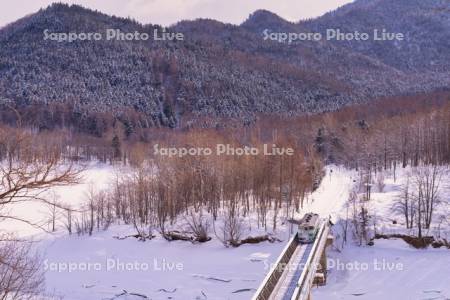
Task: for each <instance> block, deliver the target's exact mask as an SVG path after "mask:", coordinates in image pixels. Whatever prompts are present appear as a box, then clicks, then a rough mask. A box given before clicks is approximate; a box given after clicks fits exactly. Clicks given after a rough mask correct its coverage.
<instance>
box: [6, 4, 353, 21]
mask: <svg viewBox="0 0 450 300" xmlns="http://www.w3.org/2000/svg"><path fill="white" fill-rule="evenodd" d="M53 2H64V3H70V4H81V5H82V6H85V7H88V8H92V9H97V10H99V11H101V12H104V13H106V14H109V15H116V16H121V17H132V18H134V19H136V20H138V21H139V22H141V23H145V24H148V23H152V24H161V25H171V24H173V23H176V22H177V21H180V20H191V19H196V18H210V19H215V20H219V21H222V22H226V23H233V24H240V23H242V22H243V21H244V20H245V19H246V18H247V17H248V15H249V14H250V13H252V12H253V11H255V10H257V9H267V10H269V11H272V12H274V13H276V14H277V15H279V16H281V17H283V18H284V19H287V20H289V21H299V20H301V19H305V18H310V17H317V16H320V15H322V14H323V13H325V12H327V11H330V10H333V9H335V8H337V7H339V6H341V5H344V4H346V3H349V2H352V0H59V1H54V0H0V27H3V26H4V25H6V24H8V23H11V22H13V21H15V20H17V19H19V18H21V17H24V16H25V15H28V14H31V13H34V12H36V11H38V10H39V9H40V8H41V7H47V6H48V5H49V4H51V3H53Z"/></svg>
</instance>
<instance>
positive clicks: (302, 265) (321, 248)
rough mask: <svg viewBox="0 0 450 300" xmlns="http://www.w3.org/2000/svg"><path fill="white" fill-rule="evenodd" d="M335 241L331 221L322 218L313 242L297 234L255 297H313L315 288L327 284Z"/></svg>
mask: <svg viewBox="0 0 450 300" xmlns="http://www.w3.org/2000/svg"><path fill="white" fill-rule="evenodd" d="M332 240H333V238H332V236H331V235H330V224H329V221H328V220H322V221H321V223H320V227H319V231H318V233H317V235H316V238H315V239H314V242H313V243H310V244H300V243H299V242H298V239H297V234H295V235H294V236H293V237H292V238H291V239H290V240H289V242H288V244H287V245H286V247H285V248H284V249H283V251H282V253H281V255H280V256H279V257H278V259H277V261H276V262H275V264H274V265H273V267H272V268H271V270H270V272H269V273H268V274H267V276H266V277H265V278H264V280H263V282H262V283H261V285H260V287H259V288H258V290H257V291H256V293H255V295H254V296H253V298H252V300H311V289H312V287H313V286H314V285H324V284H326V280H327V270H326V259H327V258H326V248H327V246H329V245H330V244H331V243H332Z"/></svg>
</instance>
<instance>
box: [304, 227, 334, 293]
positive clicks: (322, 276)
mask: <svg viewBox="0 0 450 300" xmlns="http://www.w3.org/2000/svg"><path fill="white" fill-rule="evenodd" d="M333 241H334V238H333V236H332V235H328V237H327V242H326V244H325V247H324V248H323V251H322V254H321V255H320V260H319V264H320V266H319V269H317V272H316V276H315V277H314V283H313V284H315V285H317V286H322V285H326V284H327V272H328V271H327V247H328V246H331V245H332V244H333ZM309 298H311V295H310V296H309ZM308 300H310V299H308Z"/></svg>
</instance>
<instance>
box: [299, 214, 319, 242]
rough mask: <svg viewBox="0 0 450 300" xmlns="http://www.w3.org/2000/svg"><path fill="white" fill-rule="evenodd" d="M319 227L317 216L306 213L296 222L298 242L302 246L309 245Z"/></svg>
mask: <svg viewBox="0 0 450 300" xmlns="http://www.w3.org/2000/svg"><path fill="white" fill-rule="evenodd" d="M319 227H320V218H319V215H318V214H313V213H308V214H305V216H304V217H303V218H302V219H301V220H300V222H298V232H297V238H298V241H299V242H300V243H302V244H310V243H312V242H314V240H315V239H316V235H317V232H318V231H319Z"/></svg>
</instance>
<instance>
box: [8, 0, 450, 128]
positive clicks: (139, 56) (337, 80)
mask: <svg viewBox="0 0 450 300" xmlns="http://www.w3.org/2000/svg"><path fill="white" fill-rule="evenodd" d="M416 2H418V1H416ZM395 3H396V4H395V5H394V4H392V3H391V2H390V1H377V0H373V1H356V2H355V3H352V4H350V5H347V6H344V7H342V8H340V9H338V10H337V11H335V12H332V13H329V14H326V15H324V16H323V17H320V18H318V19H315V20H310V21H305V22H300V23H296V24H295V23H290V22H287V21H285V20H283V19H282V18H280V17H278V16H276V15H274V14H272V13H270V12H267V11H257V12H255V13H254V14H252V15H251V16H250V17H249V18H248V20H246V21H245V22H244V23H243V24H242V25H240V26H234V25H229V24H223V23H220V22H217V21H213V20H195V21H182V22H180V23H178V24H176V25H174V26H173V27H172V28H169V31H172V32H181V33H183V34H184V37H185V38H184V40H183V41H152V40H151V39H150V40H147V41H106V40H99V41H94V40H91V41H74V42H71V43H68V42H56V41H51V40H44V34H43V32H44V30H48V31H49V32H104V31H105V30H106V29H109V28H113V29H120V30H121V31H123V32H134V31H138V32H144V33H148V34H149V35H152V34H153V31H154V29H157V30H161V27H159V26H156V25H142V24H139V23H137V22H135V21H133V20H129V19H122V18H116V17H110V16H107V15H105V14H102V13H100V12H96V11H91V10H88V9H85V8H82V7H80V6H68V5H63V4H54V5H52V6H50V7H48V8H47V9H44V10H41V11H39V12H37V13H36V14H34V15H31V16H28V17H26V18H24V19H21V20H19V21H17V22H15V23H13V24H10V25H8V26H7V27H5V28H3V29H1V30H0V43H1V48H0V101H2V103H4V102H8V103H13V104H14V105H15V106H16V107H17V108H19V110H26V109H27V108H28V109H30V107H32V109H34V111H35V113H34V115H33V117H32V120H28V121H29V122H31V123H32V125H34V126H36V127H38V128H52V127H54V126H66V125H68V124H70V125H74V126H75V127H79V128H80V129H81V130H83V131H88V132H91V133H96V134H99V135H101V134H102V132H104V128H103V127H108V126H109V125H108V123H109V122H110V123H111V124H112V123H114V122H113V121H108V118H109V119H112V120H119V121H121V122H122V123H123V124H124V125H125V126H126V127H127V128H133V127H135V126H139V127H143V128H147V127H153V126H169V127H184V126H187V125H189V124H195V123H198V122H199V120H203V121H204V120H205V119H207V120H209V121H208V122H209V124H214V123H223V120H228V119H230V118H231V119H235V120H239V122H243V123H247V124H248V123H251V122H252V121H253V120H254V119H255V118H256V117H257V116H258V115H259V114H281V115H287V116H289V115H298V114H304V113H318V112H324V111H331V110H336V109H338V108H340V107H342V106H344V105H349V104H353V103H359V102H366V101H369V100H371V99H375V98H378V97H382V96H387V95H401V94H407V93H408V94H410V93H415V92H423V91H432V90H436V89H442V88H446V87H448V86H449V83H450V76H449V74H450V73H449V72H448V70H449V61H450V60H449V59H448V55H449V54H448V51H445V49H448V43H449V39H448V36H449V35H450V30H449V28H450V27H449V26H448V22H449V11H448V2H447V1H439V0H433V1H428V2H427V4H421V5H420V9H417V7H416V6H415V5H411V4H410V1H396V2H395ZM421 3H422V2H421ZM394 8H395V9H396V10H394ZM361 10H363V13H361V12H360V11H361ZM399 11H402V12H405V13H403V14H402V16H403V17H402V18H396V17H395V16H396V14H398V13H399ZM366 15H367V17H366ZM410 24H413V26H410ZM329 26H339V27H342V28H343V29H346V30H347V29H348V30H356V29H361V30H363V29H364V30H366V29H367V30H369V29H370V28H371V27H373V26H377V27H386V28H388V29H395V30H398V31H406V32H407V33H406V35H407V37H408V40H407V41H405V43H404V44H402V46H400V47H399V46H398V45H397V44H395V43H392V42H386V43H384V42H383V43H375V42H359V43H337V42H330V41H318V42H315V41H313V42H301V43H296V44H293V45H286V44H282V43H278V42H276V41H268V40H264V39H263V38H262V31H263V30H264V29H270V30H272V31H279V32H281V31H288V32H291V31H296V30H297V31H305V30H306V31H314V30H318V31H320V30H323V29H324V28H328V27H329ZM437 32H438V33H437ZM55 104H57V106H55ZM36 107H37V108H38V110H39V111H42V113H41V114H39V113H37V112H36ZM55 107H57V108H55ZM49 111H50V112H52V114H51V116H52V117H51V118H48V116H49V114H48V112H49ZM55 112H58V113H56V114H55ZM60 113H63V114H64V117H63V118H59V117H58V115H60ZM99 114H102V115H105V114H106V115H109V116H110V117H103V119H102V120H101V121H99V120H98V115H99ZM55 115H56V116H55ZM8 118H9V117H5V116H4V115H3V119H8ZM61 119H63V120H61ZM105 119H106V121H105Z"/></svg>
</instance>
